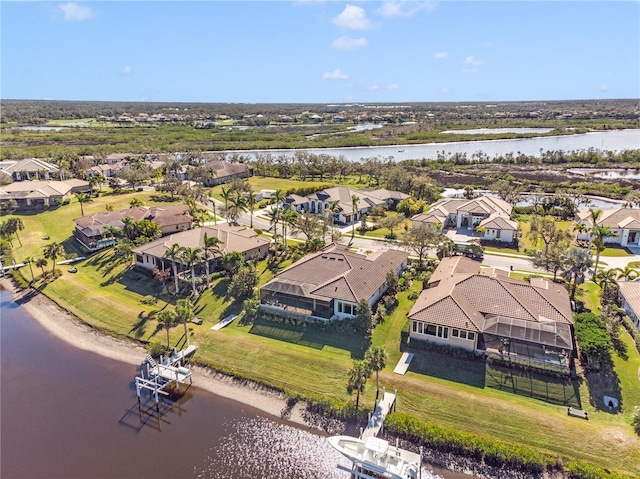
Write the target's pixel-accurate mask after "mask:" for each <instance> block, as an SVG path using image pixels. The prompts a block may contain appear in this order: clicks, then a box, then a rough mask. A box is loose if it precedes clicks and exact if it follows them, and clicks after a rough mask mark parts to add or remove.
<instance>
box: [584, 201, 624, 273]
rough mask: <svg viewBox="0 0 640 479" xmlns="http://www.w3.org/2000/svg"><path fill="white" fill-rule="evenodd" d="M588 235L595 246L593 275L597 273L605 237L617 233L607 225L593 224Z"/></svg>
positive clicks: (616, 234) (611, 236) (613, 235)
mask: <svg viewBox="0 0 640 479" xmlns="http://www.w3.org/2000/svg"><path fill="white" fill-rule="evenodd" d="M598 211H600V210H598ZM590 235H591V238H592V243H593V245H594V246H595V247H596V265H595V266H594V268H593V274H594V277H595V275H596V274H597V273H598V263H599V262H600V253H602V251H603V250H604V247H605V246H604V243H605V241H606V239H607V238H613V237H615V236H618V233H616V232H615V231H613V230H612V229H611V228H610V227H609V226H600V225H594V226H593V228H591V231H590Z"/></svg>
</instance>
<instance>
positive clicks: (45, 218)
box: [3, 190, 180, 263]
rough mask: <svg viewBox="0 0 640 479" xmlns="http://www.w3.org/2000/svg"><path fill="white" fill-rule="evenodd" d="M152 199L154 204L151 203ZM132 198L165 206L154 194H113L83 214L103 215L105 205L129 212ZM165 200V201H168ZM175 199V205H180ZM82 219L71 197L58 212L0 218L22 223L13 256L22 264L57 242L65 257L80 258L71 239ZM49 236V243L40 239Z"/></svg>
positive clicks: (97, 200) (87, 206)
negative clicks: (75, 256) (78, 221)
mask: <svg viewBox="0 0 640 479" xmlns="http://www.w3.org/2000/svg"><path fill="white" fill-rule="evenodd" d="M154 197H155V198H156V200H154ZM133 198H138V199H140V200H142V201H143V202H144V204H145V205H146V206H158V205H163V204H167V202H166V201H164V202H163V201H157V199H159V198H162V197H161V196H160V197H158V196H157V193H155V192H149V191H140V192H134V193H123V194H113V193H107V192H106V190H105V193H104V194H103V195H102V196H100V197H98V198H93V201H92V202H91V203H85V204H84V205H83V207H84V214H85V215H90V214H93V213H98V212H102V211H106V205H111V206H113V207H114V209H116V210H119V209H126V208H129V203H130V202H131V200H132V199H133ZM167 198H168V197H167ZM179 202H180V201H178V199H177V198H176V201H175V202H174V203H179ZM81 216H82V214H81V212H80V204H79V203H78V201H77V199H76V198H75V196H71V201H70V203H69V204H67V205H62V206H59V207H58V208H53V209H48V210H44V211H24V212H23V211H17V212H15V213H13V214H10V215H6V216H4V217H3V221H6V219H8V218H11V217H17V218H20V219H21V220H22V222H23V223H24V230H23V231H21V232H19V236H20V240H21V241H22V244H23V246H20V244H19V243H18V241H16V240H15V238H14V239H13V256H14V259H15V260H16V262H18V263H19V262H21V261H22V260H23V259H24V258H26V257H28V256H33V257H41V256H42V250H43V248H44V247H45V246H46V245H47V244H50V243H53V242H54V241H55V242H58V243H61V244H62V245H63V246H64V249H65V252H66V253H67V254H76V255H78V256H80V255H82V251H81V250H80V245H79V244H78V243H77V242H76V241H75V239H74V238H73V230H74V228H75V223H74V222H73V220H74V219H76V218H80V217H81ZM46 236H48V237H49V239H47V240H44V239H42V238H44V237H46Z"/></svg>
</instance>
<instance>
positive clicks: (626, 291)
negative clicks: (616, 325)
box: [618, 281, 640, 330]
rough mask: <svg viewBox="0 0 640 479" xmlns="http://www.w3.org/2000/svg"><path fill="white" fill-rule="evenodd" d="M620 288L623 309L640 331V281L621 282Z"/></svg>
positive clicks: (619, 293)
mask: <svg viewBox="0 0 640 479" xmlns="http://www.w3.org/2000/svg"><path fill="white" fill-rule="evenodd" d="M618 287H619V291H618V295H619V296H620V302H621V303H622V309H624V311H625V312H626V313H627V315H628V316H629V317H630V318H631V321H633V324H635V325H636V327H637V328H638V330H640V281H620V283H618Z"/></svg>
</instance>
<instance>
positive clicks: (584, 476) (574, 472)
mask: <svg viewBox="0 0 640 479" xmlns="http://www.w3.org/2000/svg"><path fill="white" fill-rule="evenodd" d="M564 470H565V472H566V473H567V477H568V478H569V479H624V478H625V477H626V476H623V475H621V474H617V473H615V472H611V471H607V470H606V469H602V468H601V467H596V466H592V465H591V464H587V463H585V462H582V461H572V462H570V463H569V464H568V465H567V466H566V467H565V468H564Z"/></svg>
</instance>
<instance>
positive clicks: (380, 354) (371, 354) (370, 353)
mask: <svg viewBox="0 0 640 479" xmlns="http://www.w3.org/2000/svg"><path fill="white" fill-rule="evenodd" d="M364 359H365V361H367V363H369V366H370V367H371V369H372V370H373V371H375V372H376V399H378V394H379V393H380V381H379V378H378V372H379V371H382V370H383V369H384V368H385V366H386V365H387V364H386V361H387V352H386V351H385V350H384V348H382V347H376V348H370V349H368V350H367V352H366V353H365V355H364Z"/></svg>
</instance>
